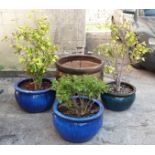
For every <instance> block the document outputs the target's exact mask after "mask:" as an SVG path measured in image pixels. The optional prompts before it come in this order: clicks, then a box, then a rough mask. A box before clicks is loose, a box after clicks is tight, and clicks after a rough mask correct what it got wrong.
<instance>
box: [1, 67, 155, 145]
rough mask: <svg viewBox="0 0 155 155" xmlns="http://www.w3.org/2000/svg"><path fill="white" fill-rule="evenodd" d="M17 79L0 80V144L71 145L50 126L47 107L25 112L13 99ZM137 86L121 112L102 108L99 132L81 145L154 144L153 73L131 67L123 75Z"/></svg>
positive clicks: (154, 105) (154, 107) (154, 95)
mask: <svg viewBox="0 0 155 155" xmlns="http://www.w3.org/2000/svg"><path fill="white" fill-rule="evenodd" d="M16 80H18V78H5V79H2V78H1V80H0V86H1V87H2V88H3V89H4V92H3V94H1V95H0V107H1V108H0V144H49V145H50V144H71V143H69V142H66V141H64V140H63V139H62V138H61V137H59V135H58V134H57V132H56V131H55V129H54V127H53V125H52V121H51V120H52V118H51V110H50V111H47V112H45V113H39V114H29V113H26V112H24V111H23V110H21V109H20V108H19V106H18V105H17V103H16V101H15V99H14V95H13V93H14V88H13V83H14V82H15V81H16ZM126 81H128V82H130V83H132V84H133V85H135V86H136V88H137V98H136V101H135V103H134V104H133V105H132V107H131V108H130V109H129V110H127V111H124V112H112V111H109V110H105V112H104V125H103V127H102V128H101V130H100V131H99V133H98V134H97V135H96V136H95V137H94V138H93V139H92V140H91V141H89V142H87V143H83V144H95V145H96V144H155V74H153V73H150V72H147V71H142V70H133V71H132V72H131V74H130V75H129V76H128V77H127V78H126Z"/></svg>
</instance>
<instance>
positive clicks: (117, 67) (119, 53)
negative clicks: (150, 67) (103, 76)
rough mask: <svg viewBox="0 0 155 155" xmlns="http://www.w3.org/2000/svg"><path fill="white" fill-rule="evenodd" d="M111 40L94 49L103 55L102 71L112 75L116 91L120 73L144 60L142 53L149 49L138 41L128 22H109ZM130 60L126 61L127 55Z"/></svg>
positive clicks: (120, 76)
mask: <svg viewBox="0 0 155 155" xmlns="http://www.w3.org/2000/svg"><path fill="white" fill-rule="evenodd" d="M110 29H111V40H110V43H109V44H100V45H99V46H98V47H97V48H96V49H95V51H96V52H97V53H98V54H99V55H102V56H103V59H104V61H105V62H106V65H105V66H104V72H106V73H108V74H112V75H113V79H114V80H115V82H116V92H119V91H120V84H121V79H122V74H123V72H124V71H125V69H126V68H127V67H129V66H130V65H131V64H132V63H136V62H138V61H141V60H142V61H145V58H144V55H145V54H146V53H148V52H150V51H151V49H150V48H147V47H146V44H145V42H139V41H138V38H137V36H136V34H135V33H134V32H133V31H131V26H130V23H129V22H128V21H127V20H125V21H124V22H123V23H122V24H120V25H116V24H114V23H112V24H110ZM128 56H129V57H130V61H126V60H127V59H126V58H127V57H128Z"/></svg>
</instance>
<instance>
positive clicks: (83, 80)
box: [52, 75, 108, 117]
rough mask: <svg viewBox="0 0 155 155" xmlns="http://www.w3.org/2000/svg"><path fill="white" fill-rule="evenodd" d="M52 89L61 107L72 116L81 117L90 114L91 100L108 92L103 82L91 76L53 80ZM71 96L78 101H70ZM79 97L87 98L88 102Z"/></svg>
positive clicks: (63, 77) (74, 76)
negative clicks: (77, 98) (75, 97)
mask: <svg viewBox="0 0 155 155" xmlns="http://www.w3.org/2000/svg"><path fill="white" fill-rule="evenodd" d="M52 89H55V90H56V96H57V98H58V99H59V101H60V103H61V104H62V105H63V107H65V108H67V109H69V110H70V111H71V113H72V114H73V115H77V116H78V117H82V116H85V115H88V114H91V113H92V106H93V104H92V103H90V102H91V99H92V98H97V97H98V96H99V95H100V94H101V93H103V92H105V91H107V90H108V86H107V85H106V84H105V82H104V81H102V80H99V79H97V78H96V77H95V76H91V75H81V76H76V75H72V76H70V75H66V76H62V77H61V78H60V79H59V80H55V81H54V82H53V84H52ZM72 96H79V101H74V100H71V97H72ZM80 96H87V97H88V98H89V100H87V101H86V100H85V101H83V100H81V99H80Z"/></svg>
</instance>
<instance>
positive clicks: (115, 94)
mask: <svg viewBox="0 0 155 155" xmlns="http://www.w3.org/2000/svg"><path fill="white" fill-rule="evenodd" d="M112 83H115V81H111V82H108V83H107V84H108V85H109V84H112ZM121 83H123V84H125V85H127V86H129V87H131V88H132V89H133V91H132V92H130V93H128V94H117V93H111V92H107V93H104V94H108V95H111V96H118V97H125V96H130V95H133V94H135V93H136V87H135V86H133V85H132V84H130V83H128V82H124V81H121Z"/></svg>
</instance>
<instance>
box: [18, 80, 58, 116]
mask: <svg viewBox="0 0 155 155" xmlns="http://www.w3.org/2000/svg"><path fill="white" fill-rule="evenodd" d="M43 80H44V81H50V80H49V79H43ZM28 81H32V79H24V80H20V81H18V82H17V83H16V84H15V98H16V100H17V102H18V104H19V105H20V107H21V108H22V109H24V110H25V111H27V112H30V113H39V112H43V111H46V110H48V109H50V108H51V107H52V105H53V102H54V100H55V91H53V90H51V88H48V89H44V90H36V91H29V90H25V89H21V88H20V87H19V86H20V85H21V84H22V83H24V82H28Z"/></svg>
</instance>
